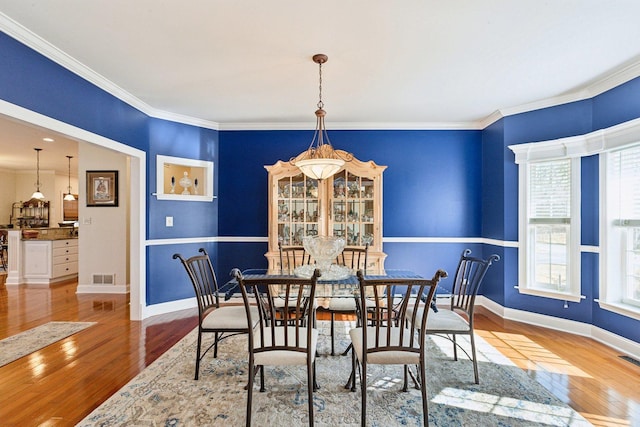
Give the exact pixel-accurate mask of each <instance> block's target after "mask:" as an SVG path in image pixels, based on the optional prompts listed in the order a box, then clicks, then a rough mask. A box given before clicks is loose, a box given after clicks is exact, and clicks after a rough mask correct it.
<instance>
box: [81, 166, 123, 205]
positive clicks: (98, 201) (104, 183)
mask: <svg viewBox="0 0 640 427" xmlns="http://www.w3.org/2000/svg"><path fill="white" fill-rule="evenodd" d="M95 206H101V207H117V206H118V171H115V170H110V171H98V170H96V171H87V207H95Z"/></svg>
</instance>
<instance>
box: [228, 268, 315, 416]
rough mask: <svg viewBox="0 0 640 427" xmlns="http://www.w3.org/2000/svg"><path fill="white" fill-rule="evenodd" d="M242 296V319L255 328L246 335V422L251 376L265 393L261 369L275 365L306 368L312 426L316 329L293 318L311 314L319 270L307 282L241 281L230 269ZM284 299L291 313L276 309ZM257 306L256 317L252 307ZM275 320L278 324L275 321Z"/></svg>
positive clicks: (281, 279) (286, 279)
mask: <svg viewBox="0 0 640 427" xmlns="http://www.w3.org/2000/svg"><path fill="white" fill-rule="evenodd" d="M232 274H233V275H234V276H235V278H236V280H237V282H238V284H239V286H240V292H241V293H242V299H243V301H244V306H245V310H246V316H247V317H248V318H249V319H250V321H251V322H253V321H256V322H257V323H258V326H257V328H256V330H255V331H254V333H252V334H249V383H248V385H247V421H246V425H247V426H250V425H251V407H252V396H253V383H254V377H255V375H256V373H257V372H260V391H261V392H264V391H265V385H264V376H265V375H264V367H265V366H279V365H306V367H307V399H308V403H309V425H310V426H312V425H313V392H314V391H315V389H317V384H316V376H315V366H316V365H315V363H316V359H315V358H316V348H317V344H318V330H317V329H315V328H313V322H306V323H304V324H303V323H302V322H299V321H297V319H302V318H307V319H308V318H309V317H311V316H313V315H314V311H313V300H314V298H315V292H316V283H317V280H318V277H319V276H320V270H318V269H316V270H315V271H314V273H313V275H312V277H311V278H310V279H304V278H298V277H291V276H287V277H282V276H266V277H260V278H244V277H243V275H242V273H241V272H240V270H238V269H234V270H233V272H232ZM282 297H284V298H285V300H286V301H289V302H290V308H291V310H284V311H283V310H277V308H276V306H275V304H274V302H275V301H276V300H278V299H279V298H282ZM256 306H257V307H258V308H259V309H258V312H257V315H256V313H254V312H253V311H252V307H256ZM276 320H278V321H276Z"/></svg>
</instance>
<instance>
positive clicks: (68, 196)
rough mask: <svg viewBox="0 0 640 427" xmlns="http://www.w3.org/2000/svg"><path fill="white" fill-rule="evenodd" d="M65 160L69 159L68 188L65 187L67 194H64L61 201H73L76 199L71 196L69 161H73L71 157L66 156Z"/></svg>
mask: <svg viewBox="0 0 640 427" xmlns="http://www.w3.org/2000/svg"><path fill="white" fill-rule="evenodd" d="M67 159H69V186H68V187H67V194H65V196H64V199H63V200H68V201H73V200H75V199H76V197H75V196H74V195H73V194H71V159H73V156H67Z"/></svg>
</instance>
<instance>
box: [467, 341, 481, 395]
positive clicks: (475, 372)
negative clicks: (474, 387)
mask: <svg viewBox="0 0 640 427" xmlns="http://www.w3.org/2000/svg"><path fill="white" fill-rule="evenodd" d="M469 340H470V341H471V357H472V362H473V378H474V379H475V381H476V384H480V376H479V375H478V358H477V357H476V340H475V338H474V337H473V331H471V334H469Z"/></svg>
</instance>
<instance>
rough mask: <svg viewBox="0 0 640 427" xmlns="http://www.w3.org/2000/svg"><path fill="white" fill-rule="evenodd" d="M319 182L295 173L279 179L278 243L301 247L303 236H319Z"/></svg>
mask: <svg viewBox="0 0 640 427" xmlns="http://www.w3.org/2000/svg"><path fill="white" fill-rule="evenodd" d="M319 211H320V206H319V201H318V181H317V180H314V179H310V178H307V177H305V176H304V175H303V174H298V175H295V176H292V177H286V178H282V179H280V180H278V240H279V241H280V242H281V243H282V244H283V245H285V246H287V245H302V238H303V237H304V236H312V235H317V234H318V220H319V216H318V215H319Z"/></svg>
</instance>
